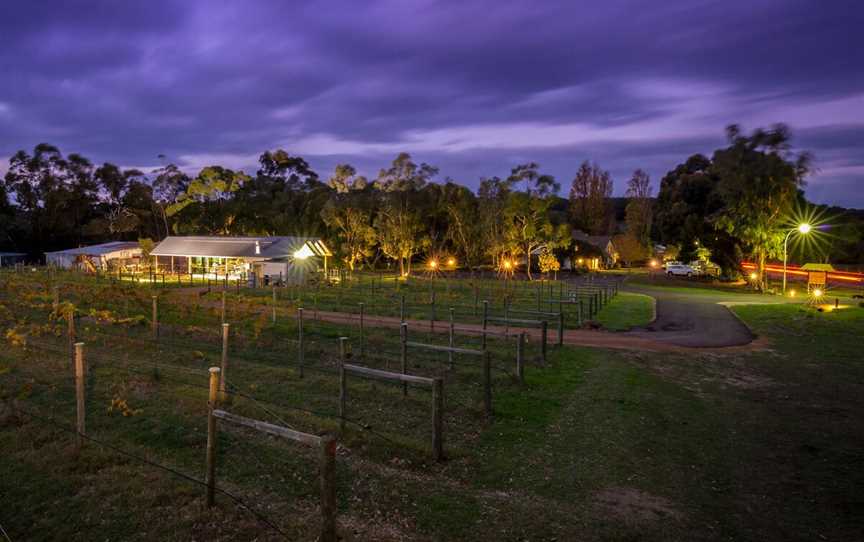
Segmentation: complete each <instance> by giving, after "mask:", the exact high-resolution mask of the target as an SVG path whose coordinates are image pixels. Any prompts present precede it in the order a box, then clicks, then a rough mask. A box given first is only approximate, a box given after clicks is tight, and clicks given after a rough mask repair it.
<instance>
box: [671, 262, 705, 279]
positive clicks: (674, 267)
mask: <svg viewBox="0 0 864 542" xmlns="http://www.w3.org/2000/svg"><path fill="white" fill-rule="evenodd" d="M666 274H667V275H669V276H670V277H673V276H679V277H695V276H696V275H697V274H699V272H698V271H696V270H695V269H693V268H692V267H690V266H689V265H684V264H683V263H670V264H666Z"/></svg>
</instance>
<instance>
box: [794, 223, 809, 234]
mask: <svg viewBox="0 0 864 542" xmlns="http://www.w3.org/2000/svg"><path fill="white" fill-rule="evenodd" d="M812 229H813V227H812V226H811V225H810V224H807V223H806V222H805V223H804V224H799V225H798V231H799V232H801V233H810V230H812Z"/></svg>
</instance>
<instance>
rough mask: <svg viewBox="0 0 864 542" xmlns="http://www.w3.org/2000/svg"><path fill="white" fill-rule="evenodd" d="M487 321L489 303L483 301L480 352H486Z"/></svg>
mask: <svg viewBox="0 0 864 542" xmlns="http://www.w3.org/2000/svg"><path fill="white" fill-rule="evenodd" d="M488 320H489V301H487V300H485V299H484V300H483V333H482V343H481V344H482V345H483V347H482V350H486V325H487V322H488Z"/></svg>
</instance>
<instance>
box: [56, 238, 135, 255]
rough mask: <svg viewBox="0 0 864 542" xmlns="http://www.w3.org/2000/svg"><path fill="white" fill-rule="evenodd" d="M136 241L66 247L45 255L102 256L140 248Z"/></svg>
mask: <svg viewBox="0 0 864 542" xmlns="http://www.w3.org/2000/svg"><path fill="white" fill-rule="evenodd" d="M140 248H141V247H140V246H139V245H138V243H137V242H136V241H112V242H110V243H102V244H101V245H90V246H87V247H78V248H68V249H66V250H57V251H54V252H46V253H45V255H46V256H48V255H59V254H69V255H74V256H79V255H81V256H102V255H103V254H110V253H112V252H117V251H120V250H134V249H140Z"/></svg>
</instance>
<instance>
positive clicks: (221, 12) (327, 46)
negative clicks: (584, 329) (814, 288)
mask: <svg viewBox="0 0 864 542" xmlns="http://www.w3.org/2000/svg"><path fill="white" fill-rule="evenodd" d="M862 29H864V4H862V2H860V0H850V1H844V0H831V1H819V0H813V1H796V0H776V1H768V0H748V1H746V2H745V1H740V2H730V1H723V2H712V1H700V0H682V1H676V2H673V1H666V0H663V1H652V2H648V1H644V2H636V1H626V0H604V1H603V2H574V1H561V2H553V1H551V0H548V1H547V0H543V1H538V0H525V1H506V0H497V1H496V0H482V1H481V0H476V1H475V0H460V1H455V0H451V1H430V0H419V1H410V0H392V1H380V2H377V1H376V2H373V1H368V2H367V1H362V2H358V1H356V0H354V1H351V0H349V1H344V2H343V1H333V0H331V1H327V2H289V1H281V0H280V1H276V0H274V1H269V2H265V1H263V0H262V1H236V2H232V1H209V0H208V1H204V0H179V1H167V0H148V1H128V2H127V1H116V0H103V1H70V0H65V1H50V2H49V1H32V2H26V1H8V2H3V3H2V5H0V172H2V171H3V170H5V168H6V166H7V163H6V162H7V161H6V158H8V157H9V156H10V155H11V154H12V153H13V152H15V151H16V150H18V149H22V148H23V149H32V147H33V145H34V144H36V143H38V142H42V141H46V142H51V143H54V144H57V145H59V146H60V147H61V149H62V150H63V151H64V152H67V153H69V152H81V153H83V154H85V155H86V156H88V157H90V158H92V159H94V160H97V161H103V160H110V161H114V162H116V163H119V164H121V165H124V166H130V167H132V166H135V167H142V168H145V167H146V168H151V167H155V166H158V165H159V163H160V162H159V159H158V158H157V155H159V154H164V155H166V156H167V157H168V159H169V160H170V161H174V162H176V163H179V164H181V165H183V166H184V167H186V168H188V169H189V170H190V171H194V170H196V169H197V168H199V167H201V166H204V165H209V164H213V163H219V164H222V165H226V166H229V167H235V168H242V169H245V170H246V171H247V172H253V171H254V170H255V161H256V157H257V155H258V154H260V152H261V151H263V150H265V149H268V148H269V149H272V148H276V147H283V148H285V149H287V150H289V151H290V152H292V153H296V154H300V155H302V156H304V157H306V158H307V159H308V160H309V161H310V162H311V163H312V165H313V166H314V167H315V168H316V169H317V170H318V171H319V173H321V174H322V176H324V177H326V176H327V175H329V173H330V171H331V170H332V167H333V166H334V165H335V164H336V163H338V162H349V163H351V164H354V165H355V166H356V167H357V168H358V169H359V170H360V171H361V172H363V173H365V174H369V175H374V174H375V173H376V172H377V170H378V169H379V168H380V167H382V166H383V165H385V164H386V163H387V162H389V161H390V160H391V159H392V158H393V156H395V154H396V153H397V152H399V151H403V150H404V151H408V152H410V153H412V155H414V157H415V159H416V160H418V161H426V162H429V163H432V164H435V165H438V166H439V167H440V168H441V176H442V177H443V176H450V177H452V178H454V179H455V180H457V181H459V182H462V183H463V184H466V185H468V186H471V187H476V185H477V180H478V179H479V177H481V176H484V175H502V176H503V175H506V174H507V172H508V171H509V168H510V167H512V166H513V165H514V164H516V163H520V162H524V161H528V160H534V161H538V162H540V164H541V166H542V168H543V170H545V171H547V172H550V173H553V174H554V175H555V176H556V177H558V179H559V181H561V182H562V184H565V186H566V185H567V184H569V181H570V179H572V176H573V173H574V172H575V171H576V168H577V167H578V165H579V163H580V162H581V161H582V160H584V159H586V158H588V159H591V160H596V161H597V162H599V163H600V165H601V166H603V167H605V168H607V169H609V170H611V171H612V173H613V176H614V177H615V180H616V193H621V192H622V191H623V186H624V183H625V181H626V179H627V177H628V176H629V174H630V172H631V171H632V170H633V169H635V168H637V167H641V168H644V169H647V170H648V171H649V172H650V173H651V175H652V178H653V179H654V181H655V183H656V182H658V181H659V178H660V177H661V176H662V175H663V173H665V172H666V171H667V170H668V169H670V168H672V167H674V166H675V165H676V164H677V163H679V162H681V161H683V160H684V159H685V158H686V157H687V156H688V155H689V154H691V153H694V152H706V153H707V152H710V151H712V150H713V149H715V148H716V147H718V146H719V145H721V144H722V143H723V129H724V126H725V125H726V124H729V123H732V122H737V123H740V124H741V125H742V126H744V127H745V128H746V129H748V130H749V129H751V128H754V127H757V126H767V125H769V124H771V123H774V122H780V121H782V122H787V123H788V124H790V125H791V127H792V129H793V135H794V136H795V143H796V146H797V147H798V148H801V149H807V150H810V151H812V152H813V154H814V155H815V158H816V165H817V166H818V167H819V170H820V171H819V172H818V174H817V175H815V176H813V177H812V178H811V179H810V184H809V186H808V189H807V193H808V196H809V197H810V198H811V199H812V200H815V201H819V202H827V203H838V204H844V205H848V206H858V207H864V60H862V58H864V52H862V50H864V49H862V40H861V35H862V31H864V30H862Z"/></svg>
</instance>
